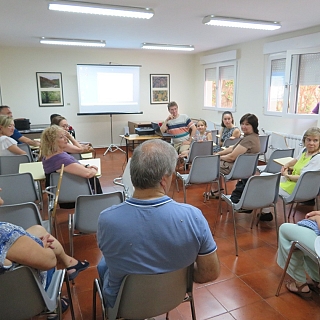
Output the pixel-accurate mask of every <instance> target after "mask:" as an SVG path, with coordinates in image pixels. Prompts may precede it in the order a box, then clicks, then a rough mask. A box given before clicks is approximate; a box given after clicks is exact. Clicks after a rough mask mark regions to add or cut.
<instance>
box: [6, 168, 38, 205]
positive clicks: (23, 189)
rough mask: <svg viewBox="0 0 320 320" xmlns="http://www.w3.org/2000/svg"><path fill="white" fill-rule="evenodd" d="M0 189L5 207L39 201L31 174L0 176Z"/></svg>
mask: <svg viewBox="0 0 320 320" xmlns="http://www.w3.org/2000/svg"><path fill="white" fill-rule="evenodd" d="M0 187H1V188H2V191H1V198H2V199H3V201H4V203H5V204H6V205H8V204H17V203H23V202H37V201H38V200H39V198H38V194H37V190H36V187H35V185H34V181H33V178H32V175H31V173H16V174H6V175H0Z"/></svg>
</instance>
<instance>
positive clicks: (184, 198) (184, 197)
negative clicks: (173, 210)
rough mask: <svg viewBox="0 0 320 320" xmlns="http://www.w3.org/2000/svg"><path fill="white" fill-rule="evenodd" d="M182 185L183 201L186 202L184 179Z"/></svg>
mask: <svg viewBox="0 0 320 320" xmlns="http://www.w3.org/2000/svg"><path fill="white" fill-rule="evenodd" d="M182 187H183V200H184V203H187V195H186V192H187V191H186V184H185V183H184V181H182Z"/></svg>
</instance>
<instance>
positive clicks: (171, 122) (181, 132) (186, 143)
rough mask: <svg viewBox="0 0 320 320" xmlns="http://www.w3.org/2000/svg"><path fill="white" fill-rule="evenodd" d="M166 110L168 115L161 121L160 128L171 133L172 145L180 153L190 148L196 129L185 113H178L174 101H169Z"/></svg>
mask: <svg viewBox="0 0 320 320" xmlns="http://www.w3.org/2000/svg"><path fill="white" fill-rule="evenodd" d="M168 111H169V113H170V115H169V116H168V117H167V119H166V120H165V121H164V122H163V123H162V126H161V127H160V130H161V132H168V133H170V134H172V135H173V138H172V141H173V146H174V148H175V149H176V151H177V152H178V154H179V155H180V154H181V153H182V152H184V151H186V150H189V149H190V144H191V142H192V137H194V135H195V134H196V131H197V129H196V127H195V125H194V123H193V122H192V121H191V119H190V118H189V117H188V116H187V115H186V114H179V110H178V105H177V103H176V102H175V101H172V102H169V104H168ZM190 131H191V133H190Z"/></svg>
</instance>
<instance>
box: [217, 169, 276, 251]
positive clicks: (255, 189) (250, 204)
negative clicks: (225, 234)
mask: <svg viewBox="0 0 320 320" xmlns="http://www.w3.org/2000/svg"><path fill="white" fill-rule="evenodd" d="M279 182H280V173H274V174H270V175H266V176H253V177H250V178H249V180H248V181H247V183H246V186H245V188H244V190H243V193H242V195H241V198H240V200H239V202H238V203H233V202H232V200H231V196H230V195H226V194H221V199H222V200H224V201H225V202H226V203H227V204H228V205H229V206H230V207H231V208H232V217H233V231H234V242H235V248H236V255H237V256H238V242H237V230H236V220H235V213H236V212H239V211H241V210H254V213H253V216H252V222H251V228H252V226H253V222H254V219H255V217H256V215H255V212H256V210H257V209H261V208H266V207H273V208H274V216H275V223H276V232H277V237H278V219H277V209H276V204H277V200H278V194H279ZM217 216H218V215H217ZM216 224H217V222H216V223H215V225H216Z"/></svg>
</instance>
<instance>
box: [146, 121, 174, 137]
mask: <svg viewBox="0 0 320 320" xmlns="http://www.w3.org/2000/svg"><path fill="white" fill-rule="evenodd" d="M151 127H152V129H153V130H154V132H155V134H157V135H158V136H160V137H166V138H172V137H173V135H172V134H170V133H166V132H161V130H160V126H159V124H158V123H155V122H151Z"/></svg>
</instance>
